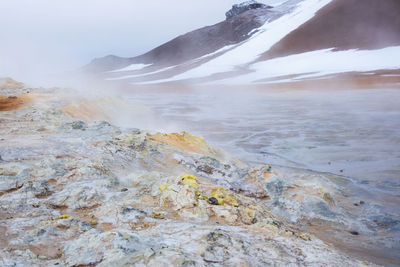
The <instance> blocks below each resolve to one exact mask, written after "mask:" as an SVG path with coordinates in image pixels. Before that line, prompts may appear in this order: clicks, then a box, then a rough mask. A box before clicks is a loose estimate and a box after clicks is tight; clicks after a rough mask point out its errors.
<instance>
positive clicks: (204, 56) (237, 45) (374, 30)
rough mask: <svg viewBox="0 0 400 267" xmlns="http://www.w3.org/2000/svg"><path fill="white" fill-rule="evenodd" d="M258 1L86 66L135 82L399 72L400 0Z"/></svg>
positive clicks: (108, 76) (293, 78) (282, 79)
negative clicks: (133, 53) (138, 52)
mask: <svg viewBox="0 0 400 267" xmlns="http://www.w3.org/2000/svg"><path fill="white" fill-rule="evenodd" d="M255 4H256V2H254V1H250V2H248V3H245V4H243V5H241V6H234V7H233V8H232V10H230V11H228V12H227V19H226V20H225V21H223V22H221V23H218V24H216V25H213V26H208V27H205V28H202V29H199V30H196V31H193V32H190V33H187V34H185V35H182V36H179V37H177V38H175V39H174V40H172V41H170V42H168V43H166V44H164V45H161V46H160V47H158V48H156V49H154V50H152V51H150V52H148V53H146V54H144V55H142V56H139V57H135V58H130V59H126V58H125V59H124V58H116V57H112V58H110V56H109V57H106V58H103V59H98V60H95V61H94V62H92V63H91V64H89V65H88V66H86V70H90V71H92V72H95V73H96V75H97V76H99V77H100V78H101V79H104V80H107V81H114V82H115V81H118V82H123V83H131V84H135V83H140V84H143V83H170V82H190V83H222V84H253V83H256V84H258V83H279V82H293V81H299V80H304V79H315V78H318V77H326V76H327V75H332V74H339V73H364V72H375V71H379V70H386V71H388V70H395V72H394V73H391V72H390V74H391V75H398V74H399V72H398V70H399V69H400V17H399V16H398V15H397V14H400V1H398V0H289V1H285V2H284V3H282V4H281V5H278V6H275V7H270V6H266V5H255ZM239 7H240V8H239ZM243 7H244V8H243ZM210 36H211V37H210ZM111 59H112V60H111ZM110 62H111V64H110ZM385 73H386V72H385ZM369 74H371V73H369ZM386 75H387V73H386ZM398 78H399V82H400V75H398Z"/></svg>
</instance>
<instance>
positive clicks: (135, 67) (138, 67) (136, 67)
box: [109, 64, 152, 72]
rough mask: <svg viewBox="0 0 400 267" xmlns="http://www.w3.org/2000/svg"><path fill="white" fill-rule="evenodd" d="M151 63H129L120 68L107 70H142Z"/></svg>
mask: <svg viewBox="0 0 400 267" xmlns="http://www.w3.org/2000/svg"><path fill="white" fill-rule="evenodd" d="M151 65H152V64H131V65H129V66H126V67H124V68H122V69H117V70H112V71H109V72H120V71H134V70H142V69H144V68H146V67H148V66H151Z"/></svg>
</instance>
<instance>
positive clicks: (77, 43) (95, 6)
mask: <svg viewBox="0 0 400 267" xmlns="http://www.w3.org/2000/svg"><path fill="white" fill-rule="evenodd" d="M239 2H242V1H241V0H218V1H215V0H201V1H200V0H191V1H182V0H169V1H164V0H153V1H132V0H115V1H106V0H84V1H82V0H68V1H66V0H62V1H52V0H36V1H31V0H2V1H0V12H1V16H0V36H1V42H0V76H12V77H14V78H16V79H22V80H29V79H33V78H34V77H35V76H36V75H42V74H45V73H54V72H62V71H65V70H70V69H75V68H78V67H80V66H82V65H84V64H86V63H88V62H89V61H90V60H92V59H93V58H96V57H102V56H105V55H109V54H114V55H118V56H123V57H131V56H135V55H139V54H142V53H144V52H147V51H148V50H150V49H152V48H154V47H157V46H158V45H160V44H162V43H164V42H166V41H168V40H170V39H172V38H174V37H176V36H178V35H180V34H183V33H186V32H188V31H191V30H194V29H197V28H200V27H203V26H206V25H211V24H214V23H217V22H219V21H221V20H223V19H224V18H225V15H224V14H225V12H226V11H227V10H228V9H229V8H230V6H231V5H232V4H235V3H239ZM260 2H264V3H268V4H276V3H279V2H282V0H269V1H260Z"/></svg>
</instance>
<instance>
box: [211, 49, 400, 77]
mask: <svg viewBox="0 0 400 267" xmlns="http://www.w3.org/2000/svg"><path fill="white" fill-rule="evenodd" d="M332 50H333V49H323V50H317V51H312V52H307V53H301V54H296V55H291V56H287V57H280V58H275V59H271V60H267V61H262V62H259V63H256V64H253V65H251V69H252V70H253V72H252V73H249V74H245V75H241V76H237V77H235V78H230V79H226V80H220V81H217V82H218V83H224V84H226V83H235V84H236V83H254V82H258V81H260V80H262V79H268V78H277V77H281V76H287V75H301V76H297V77H294V78H292V79H281V80H280V81H281V82H287V81H293V80H299V79H306V78H314V77H319V76H324V75H329V74H337V73H343V72H352V71H355V72H366V71H375V70H383V69H399V68H400V46H392V47H387V48H383V49H377V50H345V51H337V52H334V51H332ZM266 82H268V81H266ZM274 82H276V81H274Z"/></svg>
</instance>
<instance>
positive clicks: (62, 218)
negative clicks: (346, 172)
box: [0, 89, 369, 266]
mask: <svg viewBox="0 0 400 267" xmlns="http://www.w3.org/2000/svg"><path fill="white" fill-rule="evenodd" d="M21 90H22V89H21ZM30 90H31V91H32V92H33V93H35V94H36V99H38V100H37V101H33V102H32V103H31V104H30V105H27V106H24V107H22V108H19V109H16V110H11V111H5V112H0V125H1V127H0V137H1V141H0V153H1V159H2V160H1V161H0V266H53V265H57V266H128V265H135V266H267V265H273V266H298V265H300V266H364V265H369V263H367V262H365V261H364V262H363V261H360V260H357V259H355V258H352V257H350V256H347V255H346V254H344V253H343V252H341V251H339V250H337V249H336V248H334V247H332V246H331V245H328V244H327V243H324V242H323V241H321V240H320V239H319V238H318V237H316V236H314V235H313V234H310V233H307V231H306V230H307V227H306V226H305V224H301V223H300V222H301V221H302V220H307V219H315V218H318V219H320V220H325V221H330V222H332V224H341V225H342V226H343V228H345V227H346V226H347V225H350V224H353V225H354V222H355V219H354V218H352V217H351V216H348V212H349V211H348V210H347V209H346V206H344V205H340V204H339V203H338V201H337V198H338V196H339V195H341V192H340V190H341V189H340V188H339V186H338V185H337V183H335V181H334V179H337V178H332V177H329V176H326V175H322V174H318V173H312V172H308V171H300V170H292V169H289V168H283V167H274V166H273V167H271V166H249V165H248V164H246V163H244V162H242V161H240V160H238V159H235V158H233V157H230V156H229V155H227V154H226V153H224V152H222V151H219V150H218V149H215V148H212V147H210V146H209V145H208V144H207V143H206V142H205V140H204V139H203V138H200V137H195V136H193V135H190V134H189V133H186V132H182V133H175V134H166V133H157V134H149V133H146V132H144V131H141V130H138V129H123V128H118V127H115V126H113V125H112V124H110V123H107V122H101V121H100V122H92V121H81V119H80V118H73V117H71V116H70V115H67V114H66V113H63V112H62V108H63V106H65V105H67V104H69V103H65V100H61V99H64V98H62V97H60V98H57V97H55V96H54V95H56V92H54V91H37V90H36V91H37V92H35V89H30ZM86 115H87V114H86ZM211 198H213V200H212V201H210V199H211ZM341 199H342V198H341ZM333 229H334V228H333Z"/></svg>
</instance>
